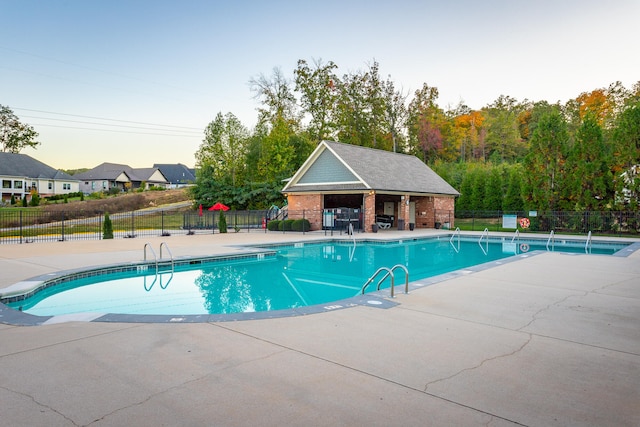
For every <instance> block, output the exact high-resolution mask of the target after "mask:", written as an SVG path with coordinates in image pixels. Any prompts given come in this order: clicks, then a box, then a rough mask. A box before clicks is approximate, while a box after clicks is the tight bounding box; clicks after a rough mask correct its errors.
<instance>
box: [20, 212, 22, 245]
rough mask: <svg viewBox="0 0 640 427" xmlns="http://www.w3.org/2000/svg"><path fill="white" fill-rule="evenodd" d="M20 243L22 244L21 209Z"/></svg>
mask: <svg viewBox="0 0 640 427" xmlns="http://www.w3.org/2000/svg"><path fill="white" fill-rule="evenodd" d="M20 243H21V244H22V211H20Z"/></svg>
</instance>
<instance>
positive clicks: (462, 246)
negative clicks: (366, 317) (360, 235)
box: [8, 237, 625, 316]
mask: <svg viewBox="0 0 640 427" xmlns="http://www.w3.org/2000/svg"><path fill="white" fill-rule="evenodd" d="M624 246H625V245H612V244H606V245H604V246H603V247H599V246H595V245H594V246H593V248H592V249H590V252H592V253H600V254H613V253H614V252H616V251H618V250H620V249H622V248H623V247H624ZM551 249H553V250H556V251H557V250H560V251H563V252H578V253H585V246H584V242H574V243H571V242H567V241H557V242H555V244H554V245H553V247H552V248H547V247H546V242H542V241H540V242H539V243H538V244H536V243H535V242H534V241H529V242H527V243H522V242H518V243H511V242H510V241H509V240H504V241H501V240H498V241H495V240H494V241H489V242H488V243H483V244H482V245H480V244H478V241H477V240H476V239H474V240H472V241H464V239H463V240H461V241H460V242H459V244H458V241H457V240H455V241H453V242H451V241H450V240H449V238H448V237H447V238H440V239H423V240H415V241H406V240H405V241H397V242H385V243H380V242H367V243H357V244H356V245H355V246H354V245H353V243H351V244H348V243H346V242H339V243H336V242H325V243H305V244H296V245H291V246H282V247H278V248H274V251H273V252H271V253H265V254H262V255H259V256H255V257H251V258H244V259H241V260H225V261H217V260H211V261H209V262H205V263H199V264H198V265H180V266H177V267H175V271H173V272H172V271H171V270H170V268H169V269H167V266H164V268H163V269H162V270H161V271H160V273H159V274H158V275H156V274H155V267H152V268H149V269H146V271H145V269H144V268H143V269H141V270H142V271H133V272H126V273H110V274H104V275H98V276H95V277H88V278H82V279H75V280H71V281H68V282H66V283H61V284H57V285H55V286H51V287H48V288H46V289H43V290H42V291H40V292H37V293H36V294H35V295H33V296H32V297H29V298H27V299H24V300H22V301H16V302H12V303H9V304H8V305H9V306H10V307H13V308H20V309H21V310H23V311H25V312H27V313H30V314H36V315H43V316H48V315H60V314H71V313H83V312H97V313H128V314H169V315H189V314H226V313H243V312H256V311H272V310H282V309H291V308H297V307H303V306H310V305H316V304H325V303H329V302H333V301H338V300H341V299H345V298H350V297H353V296H356V295H358V294H359V293H360V289H361V287H362V285H363V284H364V283H365V282H366V281H367V279H368V278H369V277H370V276H371V275H372V274H373V273H374V272H375V271H376V269H377V268H378V267H381V266H386V267H392V266H394V265H396V264H402V265H404V266H406V267H407V268H408V270H409V272H410V280H412V281H413V280H418V279H423V278H426V277H431V276H436V275H439V274H443V273H447V272H450V271H454V270H459V269H463V268H467V267H470V266H474V265H478V264H482V263H486V262H489V261H494V260H497V259H501V258H505V257H510V256H513V255H515V254H521V253H523V251H527V252H528V251H533V250H551ZM187 264H188V263H187ZM395 274H396V285H400V284H403V283H404V273H403V272H402V271H401V270H396V273H395ZM376 283H377V281H376V282H375V283H374V286H371V287H370V288H371V289H372V290H375V284H376ZM389 283H390V281H389V280H387V281H385V282H384V283H383V285H382V288H385V287H386V288H388V287H389V286H390V285H389Z"/></svg>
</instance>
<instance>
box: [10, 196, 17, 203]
mask: <svg viewBox="0 0 640 427" xmlns="http://www.w3.org/2000/svg"><path fill="white" fill-rule="evenodd" d="M11 204H12V205H15V204H16V196H15V195H13V194H12V195H11Z"/></svg>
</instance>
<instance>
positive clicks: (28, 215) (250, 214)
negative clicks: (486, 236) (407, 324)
mask: <svg viewBox="0 0 640 427" xmlns="http://www.w3.org/2000/svg"><path fill="white" fill-rule="evenodd" d="M504 215H515V216H516V217H517V218H518V219H522V218H527V219H528V220H529V226H528V227H527V228H526V229H524V228H523V227H521V226H520V225H519V223H518V227H519V228H520V229H521V231H532V232H550V231H551V230H554V231H555V232H556V233H579V234H586V233H588V232H589V231H591V232H592V233H596V234H603V235H617V236H638V235H640V212H637V211H625V212H593V211H591V212H502V211H464V212H457V213H456V215H455V218H454V216H453V213H452V212H450V211H436V212H435V224H434V225H435V228H445V229H446V228H455V227H460V229H461V230H470V231H482V230H484V229H485V228H487V229H489V231H512V230H513V228H505V227H503V225H504V224H503V217H504ZM224 217H225V220H226V225H227V232H228V233H234V232H240V231H243V232H254V233H255V232H267V229H268V224H269V222H271V221H274V220H278V221H281V222H282V221H285V220H289V221H293V220H295V219H304V220H309V221H310V222H311V229H313V230H318V229H322V230H324V231H325V233H327V234H334V233H339V234H342V233H345V232H347V231H348V230H349V227H350V226H351V227H352V228H353V231H354V232H363V231H364V230H365V229H366V224H364V220H363V218H364V211H363V210H359V209H345V208H342V209H325V210H321V211H313V210H307V211H288V210H286V209H285V210H267V211H264V210H258V211H255V210H254V211H235V210H234V211H227V212H225V213H224ZM110 220H111V222H112V228H113V234H114V237H115V238H134V237H139V236H140V237H142V236H170V235H188V234H207V233H208V234H213V233H219V232H220V214H219V212H210V211H205V212H202V214H201V215H200V214H199V213H198V212H175V211H165V210H155V211H135V212H125V213H117V214H111V215H110ZM103 225H104V216H95V217H90V218H81V214H80V213H79V212H55V213H48V212H41V211H37V210H31V209H5V210H0V243H30V242H46V241H65V240H99V239H102V238H103ZM396 226H397V224H394V228H395V227H396ZM410 226H411V224H405V227H404V228H407V229H408V228H409V227H410ZM430 226H433V225H430V224H422V223H421V224H417V227H418V228H420V227H430ZM276 230H277V231H282V232H289V231H296V230H295V229H292V228H290V227H287V226H286V225H285V224H283V226H282V227H279V228H277V229H276ZM307 230H308V228H302V229H298V231H302V232H305V231H307Z"/></svg>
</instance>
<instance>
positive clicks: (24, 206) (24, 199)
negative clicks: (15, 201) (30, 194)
mask: <svg viewBox="0 0 640 427" xmlns="http://www.w3.org/2000/svg"><path fill="white" fill-rule="evenodd" d="M22 207H23V208H26V207H27V196H24V197H23V198H22Z"/></svg>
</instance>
